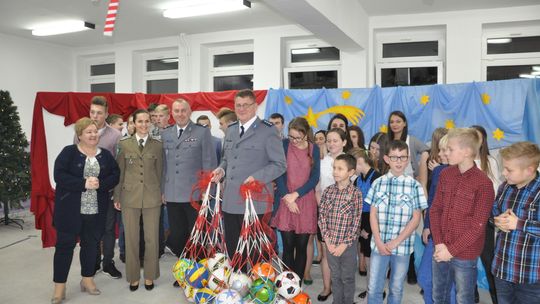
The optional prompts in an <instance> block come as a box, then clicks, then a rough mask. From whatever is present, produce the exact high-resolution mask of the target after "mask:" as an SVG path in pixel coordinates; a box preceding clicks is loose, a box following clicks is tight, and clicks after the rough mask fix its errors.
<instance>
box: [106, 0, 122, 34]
mask: <svg viewBox="0 0 540 304" xmlns="http://www.w3.org/2000/svg"><path fill="white" fill-rule="evenodd" d="M119 1H120V0H111V1H110V2H109V10H108V11H107V18H106V19H105V28H104V29H103V35H105V36H112V34H113V31H114V23H115V22H116V12H118V2H119Z"/></svg>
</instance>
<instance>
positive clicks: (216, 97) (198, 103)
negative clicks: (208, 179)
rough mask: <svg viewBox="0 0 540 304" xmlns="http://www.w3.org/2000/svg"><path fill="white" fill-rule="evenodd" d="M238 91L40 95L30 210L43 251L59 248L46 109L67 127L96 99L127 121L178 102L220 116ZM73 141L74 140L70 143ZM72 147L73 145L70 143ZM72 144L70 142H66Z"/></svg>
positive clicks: (258, 98)
mask: <svg viewBox="0 0 540 304" xmlns="http://www.w3.org/2000/svg"><path fill="white" fill-rule="evenodd" d="M236 92H237V91H225V92H212V93H202V92H199V93H185V94H143V93H135V94H112V93H73V92H68V93H60V92H38V93H37V95H36V101H35V103H34V117H33V121H32V141H31V147H30V160H31V166H32V168H31V170H32V193H31V205H30V210H31V211H32V212H33V213H34V216H35V225H36V229H40V230H41V231H42V233H41V241H42V244H43V247H52V246H54V245H55V244H56V231H55V230H54V227H53V226H52V214H53V211H54V189H53V188H52V186H51V180H50V176H49V166H48V157H47V142H46V139H45V125H44V122H43V109H45V110H47V111H48V112H50V113H52V114H56V115H60V116H63V117H64V125H65V126H68V125H71V124H73V123H75V122H76V121H77V120H78V119H79V118H81V117H84V116H88V112H89V111H90V100H91V99H92V97H94V96H96V95H101V96H105V97H106V98H107V100H108V102H109V113H111V114H113V113H114V114H120V115H122V116H123V117H124V118H127V117H128V116H129V115H130V114H131V113H133V111H135V110H136V109H140V108H147V107H148V105H149V104H151V103H157V104H166V105H168V106H169V107H170V106H171V104H172V102H173V101H174V100H176V99H178V98H183V99H185V100H186V101H188V102H189V104H190V105H191V109H192V110H193V111H204V110H206V111H212V112H213V113H216V112H217V111H218V110H219V109H220V108H222V107H228V108H231V109H233V108H234V103H233V102H234V96H235V94H236ZM266 92H267V91H266V90H261V91H255V96H256V101H257V103H258V104H260V103H261V102H263V100H264V98H265V97H266ZM69 141H71V138H70V139H69ZM69 143H70V142H69ZM66 144H68V142H66Z"/></svg>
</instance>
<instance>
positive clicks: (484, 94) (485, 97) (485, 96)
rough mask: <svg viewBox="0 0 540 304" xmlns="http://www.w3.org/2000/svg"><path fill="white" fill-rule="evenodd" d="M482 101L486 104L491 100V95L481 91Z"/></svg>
mask: <svg viewBox="0 0 540 304" xmlns="http://www.w3.org/2000/svg"><path fill="white" fill-rule="evenodd" d="M482 102H483V103H484V104H485V105H488V104H489V103H490V102H491V96H489V94H488V93H483V94H482Z"/></svg>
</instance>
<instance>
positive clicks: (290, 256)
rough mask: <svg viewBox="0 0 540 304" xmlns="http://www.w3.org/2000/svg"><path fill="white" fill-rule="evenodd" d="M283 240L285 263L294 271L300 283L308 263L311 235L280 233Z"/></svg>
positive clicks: (292, 232)
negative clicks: (308, 247)
mask: <svg viewBox="0 0 540 304" xmlns="http://www.w3.org/2000/svg"><path fill="white" fill-rule="evenodd" d="M280 233H281V239H282V240H283V262H284V263H285V265H287V267H289V268H290V269H291V270H292V271H294V272H295V273H296V274H297V275H298V276H299V277H300V281H301V280H303V279H304V270H305V269H306V261H307V245H308V242H309V236H310V235H309V234H297V233H295V232H294V231H280Z"/></svg>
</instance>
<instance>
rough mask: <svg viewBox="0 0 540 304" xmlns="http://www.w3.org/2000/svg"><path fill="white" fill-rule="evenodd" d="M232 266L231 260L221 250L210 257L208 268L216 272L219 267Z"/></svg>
mask: <svg viewBox="0 0 540 304" xmlns="http://www.w3.org/2000/svg"><path fill="white" fill-rule="evenodd" d="M223 267H227V268H229V269H230V268H231V263H230V262H229V258H227V256H226V255H225V254H223V253H221V252H217V253H216V254H215V255H214V256H213V257H211V258H209V259H208V270H209V271H210V272H214V271H216V270H218V269H219V268H223Z"/></svg>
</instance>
